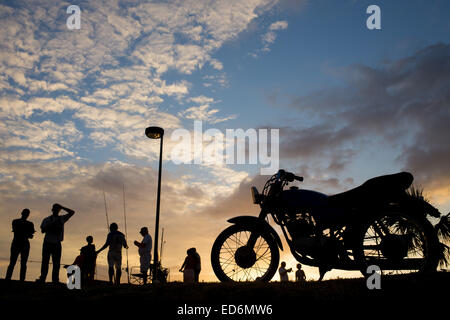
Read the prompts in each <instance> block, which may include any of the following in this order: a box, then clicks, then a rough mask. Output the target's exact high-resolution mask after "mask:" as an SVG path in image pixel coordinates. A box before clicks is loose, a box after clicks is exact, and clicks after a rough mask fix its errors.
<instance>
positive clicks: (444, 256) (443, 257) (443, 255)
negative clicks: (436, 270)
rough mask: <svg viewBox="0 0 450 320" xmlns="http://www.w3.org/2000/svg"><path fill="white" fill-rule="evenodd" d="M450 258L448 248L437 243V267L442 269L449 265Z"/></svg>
mask: <svg viewBox="0 0 450 320" xmlns="http://www.w3.org/2000/svg"><path fill="white" fill-rule="evenodd" d="M449 257H450V247H449V246H447V245H446V244H444V243H442V242H439V267H441V268H444V267H447V266H448V265H449V263H448V259H449Z"/></svg>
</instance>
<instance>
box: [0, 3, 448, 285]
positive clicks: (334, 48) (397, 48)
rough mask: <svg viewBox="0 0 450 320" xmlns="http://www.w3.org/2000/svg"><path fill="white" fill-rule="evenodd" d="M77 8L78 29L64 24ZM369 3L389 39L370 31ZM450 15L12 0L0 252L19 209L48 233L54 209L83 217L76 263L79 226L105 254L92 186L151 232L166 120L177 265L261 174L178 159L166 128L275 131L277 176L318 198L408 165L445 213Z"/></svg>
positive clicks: (6, 16) (427, 9) (410, 6)
mask: <svg viewBox="0 0 450 320" xmlns="http://www.w3.org/2000/svg"><path fill="white" fill-rule="evenodd" d="M71 4H77V5H79V6H80V8H81V29H80V30H68V29H67V27H66V19H67V17H68V16H69V15H68V14H67V13H66V8H67V7H68V6H69V5H71ZM372 4H376V5H378V6H379V7H380V8H381V27H382V29H381V30H368V29H367V28H366V19H367V17H368V14H366V8H367V7H368V6H369V5H372ZM449 12H450V3H449V2H448V1H443V0H442V1H437V0H436V1H356V0H354V1H353V0H346V1H325V0H318V1H311V0H299V1H295V0H248V1H247V0H246V1H240V0H233V1H232V0H208V1H198V0H195V1H194V0H192V1H145V2H140V1H137V0H129V1H106V0H105V1H78V2H77V3H69V2H66V1H60V2H49V1H2V2H1V4H0V30H1V31H0V38H1V42H0V119H1V122H0V124H1V127H0V134H1V138H0V154H1V156H0V181H1V185H2V187H1V188H2V195H1V196H0V204H1V205H0V208H1V209H0V213H1V219H2V223H1V230H0V231H1V234H2V238H1V240H2V242H1V246H0V251H1V252H2V254H1V255H2V256H7V253H8V250H9V249H8V248H9V241H10V234H9V223H10V220H11V219H12V218H13V217H15V216H16V215H17V213H18V212H20V210H21V208H22V207H24V206H28V207H30V209H31V210H32V216H31V218H32V219H34V220H35V223H36V224H38V222H39V221H40V220H41V219H42V218H43V217H45V216H46V215H47V213H48V212H49V207H50V204H51V202H52V201H59V202H62V203H63V204H66V205H67V206H69V207H70V206H73V207H75V209H76V210H77V212H79V213H80V214H79V215H77V216H75V217H77V218H74V222H73V226H72V228H73V229H72V234H71V233H70V232H69V233H68V237H67V240H66V245H67V247H68V249H67V250H65V254H66V255H67V256H66V259H69V257H71V256H73V255H74V252H76V250H77V248H78V247H79V246H80V244H81V243H82V242H83V239H84V236H85V235H84V234H79V233H77V232H76V231H75V230H77V229H80V228H84V230H86V232H88V233H91V234H93V235H94V236H95V237H96V238H97V237H98V238H99V240H98V243H99V245H100V242H101V240H100V239H102V237H103V236H104V230H103V229H102V228H103V226H104V221H103V219H104V215H103V213H102V212H103V209H102V205H103V199H102V197H101V196H99V190H101V189H106V191H107V194H108V195H109V196H110V197H111V206H112V207H114V208H121V204H120V199H121V190H122V184H123V183H124V184H125V185H127V186H128V187H127V190H129V191H128V192H129V195H128V196H129V197H130V201H129V202H130V211H131V212H134V213H133V216H132V217H130V219H131V220H130V226H131V227H132V228H133V227H135V228H138V226H140V225H141V224H142V223H144V222H143V221H145V223H147V224H148V225H149V227H150V228H151V229H152V223H153V217H154V216H153V213H152V212H154V196H155V193H154V191H155V186H154V185H155V183H154V182H155V174H156V173H155V169H156V168H157V161H156V159H157V155H158V144H157V143H156V142H154V141H149V140H148V139H146V138H145V137H144V129H145V127H147V126H149V125H159V126H162V127H164V128H165V129H166V139H165V160H166V162H165V170H166V171H165V172H164V182H165V186H164V187H163V191H165V194H166V195H167V197H166V198H165V199H163V205H162V208H163V212H164V215H165V219H166V220H165V221H164V222H163V225H164V224H166V227H167V230H166V231H167V232H168V233H167V234H168V236H169V238H168V239H171V241H169V243H168V246H169V247H168V250H167V251H166V252H167V254H168V262H167V263H168V264H169V265H170V266H173V267H174V268H175V267H176V265H177V263H178V260H180V259H181V257H182V256H183V255H184V252H183V250H184V249H183V248H184V245H183V246H180V245H179V242H180V241H181V239H182V237H181V235H180V232H179V230H180V228H183V227H186V228H188V230H189V231H190V232H191V233H192V237H191V239H190V240H189V241H187V243H186V245H185V246H186V247H189V246H193V245H196V246H198V247H199V248H200V249H201V250H202V251H203V253H204V254H205V256H206V255H207V254H208V250H209V249H210V244H211V243H212V241H213V239H214V237H215V235H216V234H217V233H218V232H219V231H220V230H221V228H223V227H224V226H225V225H226V223H225V220H226V218H227V217H231V216H234V215H237V214H238V213H239V212H235V211H245V210H250V209H249V208H250V207H251V204H250V203H248V205H246V206H243V207H242V208H237V207H235V206H234V207H233V206H232V205H230V208H232V209H233V210H234V211H233V212H230V213H229V214H228V216H227V214H225V213H224V214H218V215H213V214H208V213H207V211H208V210H209V209H210V208H213V207H214V205H215V204H216V203H218V202H219V201H223V200H224V199H225V200H226V199H228V203H233V202H236V203H241V202H240V201H241V199H246V201H248V202H250V198H249V194H248V193H245V194H241V193H238V191H239V190H240V187H242V186H244V185H247V184H249V183H253V182H255V183H256V182H260V181H262V180H261V177H258V173H259V167H258V166H256V165H229V166H226V165H224V164H216V165H212V166H207V165H175V164H173V163H172V162H171V161H170V150H171V149H172V148H173V147H174V144H175V142H174V141H171V140H170V134H171V133H172V132H173V130H175V129H179V128H185V129H188V130H192V127H193V122H194V120H202V121H203V124H204V127H205V128H217V129H219V130H221V131H222V132H225V129H237V128H244V129H249V128H255V129H258V128H273V129H280V158H281V159H280V161H281V166H282V167H285V168H286V169H288V170H292V171H295V172H297V173H299V174H303V175H304V176H305V183H304V186H305V188H312V189H318V190H321V191H323V192H325V193H334V192H339V191H343V190H345V189H347V188H350V187H354V186H356V185H357V184H359V183H361V182H363V181H364V180H366V179H368V178H370V177H372V176H375V175H381V174H385V173H392V172H396V171H400V170H409V171H411V172H413V174H414V175H415V176H416V182H417V183H418V184H420V185H421V186H423V187H425V190H427V191H428V193H429V195H430V197H431V199H432V201H433V202H434V203H435V204H436V205H437V206H438V208H439V209H440V210H441V211H442V212H447V211H448V210H449V209H450V201H449V200H448V199H449V198H448V195H449V194H450V189H449V182H450V168H449V165H448V163H449V162H448V161H447V159H449V155H450V151H449V149H448V143H446V142H444V141H446V139H448V134H449V131H448V129H446V125H445V124H446V123H447V127H448V122H446V121H448V120H449V110H450V108H449V105H448V101H449V100H448V94H447V93H446V92H448V88H449V77H450V75H449V72H448V70H449V67H448V66H447V65H446V64H445V61H448V59H447V58H448V57H449V51H450V49H449V42H450V39H449V37H450V22H449V19H448V13H449ZM439 66H441V67H439ZM422 80H423V81H422ZM417 105H420V108H419V107H418V106H417ZM259 187H262V186H259ZM75 199H76V200H75ZM220 203H225V204H226V203H227V202H226V201H225V202H220ZM225 206H226V205H225ZM118 210H119V209H116V211H117V212H116V214H117V216H119V213H118V212H119V211H118ZM112 211H114V210H112ZM149 211H150V212H151V213H150V214H149ZM225 211H226V208H224V212H225ZM87 217H89V218H87ZM86 221H90V222H92V223H87V222H86ZM182 221H188V222H184V223H183V222H182ZM38 241H40V238H39V237H38V239H36V240H34V242H36V243H37V242H38ZM38 247H39V246H38V245H35V249H34V251H32V256H33V255H34V256H35V257H39V250H38ZM134 258H136V257H134ZM174 270H176V269H174ZM311 272H313V271H311ZM205 274H206V275H205V277H207V279H210V278H211V277H212V275H211V270H208V269H206V270H205ZM313 275H314V273H313Z"/></svg>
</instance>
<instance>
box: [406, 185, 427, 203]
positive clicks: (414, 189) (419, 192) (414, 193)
mask: <svg viewBox="0 0 450 320" xmlns="http://www.w3.org/2000/svg"><path fill="white" fill-rule="evenodd" d="M406 193H407V194H408V195H409V196H411V197H413V198H416V199H420V200H423V201H425V202H428V203H429V202H430V200H429V198H428V196H427V195H426V194H424V190H423V188H422V187H420V186H415V185H412V186H411V187H409V188H408V189H407V190H406Z"/></svg>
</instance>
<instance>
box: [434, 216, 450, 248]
mask: <svg viewBox="0 0 450 320" xmlns="http://www.w3.org/2000/svg"><path fill="white" fill-rule="evenodd" d="M434 228H435V230H436V232H437V234H438V236H439V238H440V239H441V240H442V241H443V242H444V243H447V242H449V241H450V213H447V214H446V215H445V216H442V217H441V220H439V222H438V223H437V224H436V225H435V226H434Z"/></svg>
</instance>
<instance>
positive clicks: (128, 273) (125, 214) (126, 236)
mask: <svg viewBox="0 0 450 320" xmlns="http://www.w3.org/2000/svg"><path fill="white" fill-rule="evenodd" d="M122 186H123V219H124V220H125V239H128V233H127V213H126V209H125V207H126V206H125V184H123V185H122ZM125 250H126V253H127V278H128V283H130V272H129V270H130V269H129V266H128V248H126V249H125Z"/></svg>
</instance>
